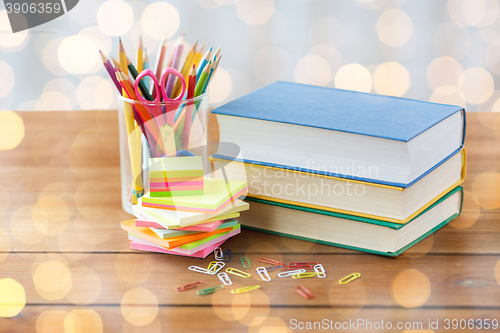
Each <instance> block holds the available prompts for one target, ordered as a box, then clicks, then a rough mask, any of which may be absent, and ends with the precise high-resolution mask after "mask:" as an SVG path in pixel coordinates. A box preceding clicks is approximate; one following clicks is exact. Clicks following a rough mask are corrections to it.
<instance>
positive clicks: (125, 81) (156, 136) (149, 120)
mask: <svg viewBox="0 0 500 333" xmlns="http://www.w3.org/2000/svg"><path fill="white" fill-rule="evenodd" d="M116 77H117V79H118V82H120V84H121V85H122V87H123V89H124V90H125V93H126V94H127V95H128V98H130V99H133V100H136V101H137V100H138V99H137V95H136V94H135V92H134V88H133V87H132V85H131V83H130V80H129V78H128V76H126V75H125V73H123V72H122V71H120V70H119V69H118V70H117V71H116ZM135 106H136V110H137V112H138V113H139V116H140V117H141V120H142V122H143V123H144V125H145V126H146V127H147V129H148V130H149V132H150V133H151V135H152V136H153V138H152V139H153V140H154V142H156V144H157V145H158V146H159V148H160V149H161V150H162V151H163V142H162V140H160V133H159V129H158V125H157V124H156V121H155V120H154V118H153V117H152V116H151V114H150V113H149V111H148V110H146V108H145V107H144V105H142V104H139V103H137V104H135ZM150 146H151V144H150Z"/></svg>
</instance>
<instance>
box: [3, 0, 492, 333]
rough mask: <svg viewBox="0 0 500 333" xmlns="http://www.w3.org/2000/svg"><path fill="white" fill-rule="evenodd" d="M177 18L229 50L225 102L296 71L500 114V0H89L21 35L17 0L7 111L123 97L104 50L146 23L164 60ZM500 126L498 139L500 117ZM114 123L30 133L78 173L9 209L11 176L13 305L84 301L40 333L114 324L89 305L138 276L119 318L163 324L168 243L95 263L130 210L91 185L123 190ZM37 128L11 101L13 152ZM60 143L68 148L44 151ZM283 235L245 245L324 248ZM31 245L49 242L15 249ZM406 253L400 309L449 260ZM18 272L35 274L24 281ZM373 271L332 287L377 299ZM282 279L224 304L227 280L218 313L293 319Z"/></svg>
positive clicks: (238, 318) (222, 76)
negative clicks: (283, 307)
mask: <svg viewBox="0 0 500 333" xmlns="http://www.w3.org/2000/svg"><path fill="white" fill-rule="evenodd" d="M180 32H185V33H186V42H188V43H189V44H190V45H192V43H194V42H195V41H196V40H199V41H200V42H205V43H206V44H207V46H210V45H213V46H214V47H219V46H220V47H221V48H222V53H223V59H222V62H221V67H220V68H219V70H218V71H217V75H216V77H215V79H214V81H213V82H212V85H211V88H210V102H211V103H212V105H213V106H217V105H220V104H223V103H226V102H228V101H230V100H232V99H235V98H237V97H239V96H241V95H244V94H246V93H249V92H251V91H253V90H255V89H257V88H260V87H262V86H263V85H265V84H269V83H271V82H273V81H276V80H288V81H297V82H302V83H310V84H316V85H322V86H329V87H338V88H344V89H353V90H359V91H364V92H372V93H378V94H385V95H393V96H404V97H408V98H414V99H420V100H426V101H434V102H442V103H450V104H457V105H461V106H464V107H466V109H467V110H468V111H493V112H500V91H499V90H500V89H498V88H497V90H495V87H498V86H499V83H500V7H499V0H448V1H445V0H443V1H436V0H420V1H404V0H356V1H354V0H353V1H331V0H287V1H285V0H282V1H273V0H175V1H173V0H172V1H166V2H149V1H148V2H140V1H123V0H108V1H104V0H80V3H79V4H78V5H77V6H76V7H75V8H74V9H73V10H71V11H70V12H69V13H68V14H67V15H64V16H62V17H61V18H58V19H56V20H54V21H51V22H49V23H47V24H45V25H43V26H39V27H36V28H33V29H30V30H28V31H25V32H20V33H17V34H12V33H11V29H10V25H9V22H8V19H7V14H6V11H5V8H4V7H3V5H0V110H13V111H24V110H35V111H44V110H82V109H83V110H95V109H110V110H111V109H116V108H117V101H116V96H115V95H116V92H115V90H114V87H113V85H112V82H111V80H110V79H109V77H108V74H107V72H106V71H105V70H104V69H103V66H102V62H101V59H100V57H99V53H98V50H102V51H103V52H104V53H105V54H107V55H113V56H114V57H115V58H116V55H117V40H118V36H121V37H122V40H123V42H124V45H125V47H126V49H127V51H128V53H129V56H130V57H131V58H134V57H135V55H134V53H135V47H136V46H137V42H138V39H139V34H142V36H143V39H144V42H145V46H146V48H147V49H148V53H149V56H150V61H151V63H154V61H155V59H156V52H157V47H158V44H159V42H160V40H161V39H162V37H163V35H164V34H165V33H168V36H169V51H170V50H171V48H172V45H173V42H174V40H175V38H176V37H177V35H178V34H179V33H180ZM104 113H106V114H109V112H102V113H98V114H97V118H98V119H100V118H99V117H102V118H103V119H104V118H105V117H106V116H103V114H104ZM72 114H74V113H72ZM68 119H69V120H70V121H71V119H72V118H71V116H68ZM496 119H500V118H499V117H497V118H496ZM480 120H481V122H483V124H484V125H485V127H487V128H488V129H495V130H498V129H500V121H498V120H497V121H496V122H495V123H486V121H483V120H482V119H480ZM496 133H497V139H498V140H500V134H498V133H500V131H497V132H496ZM66 134H67V133H66ZM106 135H108V136H106ZM109 135H110V134H109V133H107V132H105V131H104V130H103V128H100V127H99V126H98V127H94V128H87V129H84V130H82V131H81V132H79V133H77V134H75V136H74V137H71V138H68V139H67V140H66V141H65V142H61V140H60V136H59V133H53V132H51V131H49V129H47V131H45V132H42V133H40V134H39V135H38V136H37V138H36V139H35V140H33V139H32V140H33V141H34V143H33V146H32V147H31V150H29V149H30V148H28V154H30V153H32V155H33V159H34V161H35V162H36V165H37V166H38V167H40V169H41V170H48V169H49V168H50V167H52V166H57V165H59V164H57V163H59V162H60V161H61V160H64V163H66V162H67V165H68V166H69V169H70V171H68V172H73V174H74V175H72V176H75V177H79V178H78V179H79V180H78V182H76V181H74V179H73V178H71V177H70V176H68V175H67V174H65V177H63V176H61V177H60V179H58V180H57V181H54V179H53V178H50V177H47V179H42V180H39V179H37V183H40V184H42V183H43V184H45V183H46V185H43V189H42V190H41V191H40V193H39V195H37V196H36V198H34V199H33V198H32V199H33V200H32V201H33V202H32V204H30V205H25V206H20V207H16V208H15V210H14V209H13V208H9V205H10V204H11V205H12V207H14V201H13V199H12V198H13V194H12V193H10V189H7V188H6V187H5V186H3V185H0V217H1V218H2V219H1V220H0V262H2V264H3V266H2V268H3V267H9V266H7V265H12V263H13V262H15V261H17V260H19V261H20V262H22V265H24V266H23V267H28V270H27V271H26V272H24V273H23V274H17V277H18V279H17V280H18V281H16V280H14V279H11V278H9V276H5V274H4V275H2V276H0V317H13V316H16V315H18V314H19V313H20V312H21V311H22V310H23V308H24V306H25V305H26V304H27V303H30V299H29V298H30V297H31V298H33V297H38V296H37V295H39V296H40V297H42V300H43V302H42V303H45V302H49V303H50V302H55V303H57V302H63V303H64V302H67V303H69V304H73V305H75V306H78V308H75V309H73V308H70V309H68V308H65V309H59V308H56V307H53V308H51V309H47V310H44V311H43V312H41V313H40V314H39V315H37V317H36V323H35V326H36V330H37V332H39V333H41V332H59V331H61V332H83V331H87V332H102V331H103V325H106V320H105V318H104V317H103V318H101V315H103V313H104V314H105V311H103V310H102V309H103V308H104V307H101V306H96V307H94V308H91V306H92V305H94V304H99V303H102V301H103V300H104V299H105V297H108V296H109V295H108V294H106V293H107V292H108V289H110V285H111V286H114V287H115V289H113V290H116V289H119V290H122V291H123V290H125V291H124V292H123V293H122V294H120V295H113V296H114V297H115V298H116V297H118V298H119V300H120V301H119V309H120V314H121V316H122V317H123V318H122V322H123V323H121V322H119V325H122V324H123V331H124V332H134V331H148V332H160V331H161V328H162V327H161V324H160V317H161V315H160V314H159V313H160V311H161V310H162V307H160V305H159V304H160V303H162V302H165V299H163V300H162V299H159V298H158V297H157V296H156V295H155V293H154V292H153V291H154V289H153V287H150V286H149V285H148V282H150V281H151V280H152V279H153V278H154V277H155V276H163V275H162V274H163V273H164V271H163V270H166V269H168V267H166V266H165V265H163V264H164V262H162V261H161V259H163V257H162V256H144V255H136V256H125V255H117V256H116V259H113V258H115V257H110V258H112V259H107V260H114V261H110V262H106V263H104V264H103V263H100V261H99V260H94V261H92V260H89V261H83V259H87V258H89V257H90V256H91V255H92V254H93V251H100V250H101V248H102V247H104V245H106V244H107V243H108V242H109V240H110V239H111V240H116V239H118V237H119V239H123V238H124V237H125V236H124V235H123V233H122V232H121V230H119V227H118V223H117V221H119V218H118V216H119V212H117V211H114V210H107V209H106V208H105V207H107V204H108V203H107V202H104V203H99V204H96V203H95V202H88V198H89V196H90V195H89V194H90V193H94V192H104V191H105V189H106V188H112V187H113V186H114V187H115V188H116V192H117V193H118V192H119V190H118V186H119V182H118V181H116V182H114V183H113V182H111V181H110V182H107V183H105V184H101V183H96V182H95V181H94V180H92V175H93V172H94V171H93V170H95V169H92V167H100V166H101V165H100V164H99V159H98V158H96V156H100V154H101V155H104V154H108V155H109V154H110V152H109V151H107V150H106V149H108V148H107V147H105V146H104V145H101V146H99V145H98V144H97V141H98V140H102V141H109V140H110V137H109ZM24 136H25V131H24V125H23V120H22V119H21V117H20V116H19V115H18V114H16V113H14V112H10V111H0V138H1V140H0V151H7V152H8V151H11V150H14V149H16V147H18V145H19V144H20V143H21V142H22V140H23V138H24ZM92 139H93V140H94V141H92ZM54 142H55V143H58V146H57V149H54V150H46V149H44V148H45V147H46V146H49V145H51V144H52V143H54ZM89 146H91V147H92V148H94V147H98V146H99V151H92V154H95V155H89V154H90V153H89V151H90V149H88V148H89ZM24 149H26V148H24ZM55 156H57V157H61V156H62V157H61V159H56V158H55ZM61 163H62V162H61ZM61 165H64V166H65V165H66V164H61ZM86 167H89V168H86ZM44 168H45V169H44ZM48 172H49V171H47V174H48ZM72 182H73V183H72ZM499 184H500V173H499V172H498V171H495V170H490V171H485V172H481V173H480V174H479V175H477V176H476V177H475V178H474V180H473V182H472V186H469V188H466V191H465V193H466V194H465V202H464V212H463V216H466V217H467V218H462V219H457V220H455V221H453V222H451V223H450V226H451V227H452V228H454V229H468V228H471V227H473V225H474V223H475V222H476V221H477V220H478V219H479V215H480V210H481V209H482V210H495V209H498V208H499V207H500V195H497V196H492V195H487V194H491V193H495V192H494V189H493V188H498V186H499ZM490 187H491V188H490ZM110 200H113V199H110ZM116 200H119V197H118V196H117V197H116ZM89 207H90V208H89ZM106 223H108V224H109V223H114V224H116V229H110V228H100V227H101V226H103V225H105V224H106ZM26 229H29V230H30V233H29V235H27V234H26V232H25V231H26ZM113 232H117V233H119V235H120V236H115V234H112V233H113ZM113 237H114V238H113ZM280 240H281V243H282V244H280V245H279V246H280V247H278V246H276V245H274V244H271V243H267V242H259V243H256V244H253V245H251V246H249V248H248V250H247V252H248V253H247V255H248V256H253V257H252V258H256V256H257V254H256V253H259V251H262V253H274V255H273V258H274V259H276V260H279V261H281V260H284V259H282V258H283V255H284V253H283V255H282V254H281V251H280V248H284V249H286V250H287V251H288V252H289V253H292V254H294V255H295V254H297V255H298V254H301V253H304V252H306V251H308V250H310V248H311V247H313V246H314V244H313V243H309V242H300V241H297V240H294V239H290V238H284V237H283V238H281V239H280ZM124 243H125V244H126V242H124ZM127 245H128V244H127ZM433 245H434V236H430V237H428V238H426V239H425V240H424V241H422V242H421V243H419V244H418V245H416V246H415V247H413V248H412V249H410V250H408V251H407V252H405V253H404V254H403V255H402V258H401V260H402V261H404V260H407V262H410V261H411V260H413V262H414V263H418V260H417V259H419V258H422V257H424V256H425V255H426V254H427V253H428V252H429V251H430V250H431V249H432V247H433ZM19 248H21V249H30V250H33V251H37V252H35V253H37V254H35V255H32V254H30V253H29V251H23V250H22V251H19V252H17V253H14V252H15V250H16V249H19ZM12 249H14V251H12ZM81 249H84V250H85V251H82V250H81ZM42 250H43V251H42ZM45 251H47V253H43V252H45ZM491 258H493V257H491ZM170 260H173V261H174V260H176V259H175V258H174V259H170ZM252 260H253V259H252ZM488 265H489V267H490V268H489V269H490V271H489V272H490V274H494V276H495V279H496V281H497V282H498V284H500V260H498V259H497V258H494V261H493V259H491V260H490V261H489V263H488ZM139 266H142V270H141V274H130V271H131V267H139ZM339 266H340V268H343V269H344V270H345V271H346V273H347V272H348V271H349V270H350V264H349V262H341V263H340V265H339ZM339 266H337V267H335V269H338V268H339ZM402 266H404V268H403V269H401V267H398V268H397V269H396V268H395V269H394V270H393V271H392V273H394V274H392V273H391V274H392V275H393V276H392V278H391V279H390V280H389V281H387V283H386V286H387V287H386V291H390V294H391V297H392V300H393V302H394V303H395V304H397V305H399V306H401V307H403V308H417V307H420V306H422V305H424V304H425V303H426V302H427V300H428V299H429V297H430V296H431V295H432V288H431V284H432V283H431V281H430V279H429V278H428V277H427V275H426V272H427V274H429V273H428V272H429V271H430V272H432V271H433V270H437V268H431V269H429V270H427V271H426V267H425V266H424V265H417V264H415V265H413V264H408V265H402ZM406 266H408V267H406ZM413 266H415V267H417V268H415V267H413ZM6 269H8V268H6ZM440 269H442V268H440ZM327 270H328V269H327ZM395 270H397V272H396V271H395ZM14 273H15V272H14ZM395 273H397V274H395ZM9 275H10V272H9ZM21 275H23V276H26V278H23V279H20V278H19V277H20V276H21ZM429 275H432V274H429ZM332 281H333V280H332ZM367 285H368V284H366V285H365V283H364V282H363V280H361V279H360V280H357V281H355V282H353V283H352V284H349V285H348V286H347V287H346V288H343V289H340V288H338V284H336V283H332V284H331V286H330V288H329V289H328V292H327V295H328V298H329V301H330V303H331V305H332V308H333V309H334V310H335V312H336V313H339V314H341V315H352V314H356V313H358V312H359V311H360V310H361V309H363V308H364V306H365V304H367V302H368V300H369V298H370V297H372V295H370V294H369V291H368V287H367ZM116 286H118V287H116ZM146 287H147V288H149V289H147V288H146ZM25 288H26V290H27V291H28V292H31V293H26V292H25ZM158 289H159V288H158ZM281 291H282V290H280V289H279V288H278V289H277V290H274V289H273V290H272V291H270V292H269V293H268V294H266V293H264V292H262V291H260V290H259V291H255V292H253V293H251V294H245V295H243V296H237V297H235V298H234V300H233V303H232V305H231V306H230V307H228V306H224V305H225V304H226V303H227V299H226V298H224V297H223V296H224V294H222V293H216V294H214V296H213V297H212V298H211V303H212V305H213V307H214V308H213V309H214V310H213V311H214V315H216V316H217V318H220V319H222V320H225V321H234V322H239V323H241V324H243V325H247V326H249V332H250V331H256V329H255V330H254V328H259V327H260V326H259V325H261V326H262V327H264V325H269V326H270V327H271V326H273V327H278V326H280V327H282V326H283V327H285V323H284V322H283V320H282V319H281V318H279V317H274V316H271V314H270V304H271V303H272V301H273V299H274V296H275V294H276V293H278V292H281ZM35 292H36V294H35ZM339 295H340V296H339ZM339 297H341V298H342V299H348V300H349V302H350V303H349V304H350V307H339V306H338V298H339ZM31 302H33V300H31ZM6 304H7V305H6ZM256 304H257V305H258V306H256V307H251V305H256ZM219 305H220V306H219ZM245 311H246V312H245ZM25 312H26V310H25ZM165 312H166V311H165ZM165 312H164V313H163V314H164V315H165ZM259 318H260V319H259ZM257 319H258V320H257ZM252 320H254V321H255V320H257V322H253V321H252ZM259 320H260V321H259ZM109 322H111V320H109V319H108V323H109ZM112 322H115V319H113V321H112ZM164 323H165V321H164ZM163 325H165V324H163ZM137 328H139V329H137Z"/></svg>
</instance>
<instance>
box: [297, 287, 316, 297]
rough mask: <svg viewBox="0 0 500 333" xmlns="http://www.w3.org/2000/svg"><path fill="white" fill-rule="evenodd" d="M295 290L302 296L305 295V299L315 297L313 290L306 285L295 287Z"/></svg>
mask: <svg viewBox="0 0 500 333" xmlns="http://www.w3.org/2000/svg"><path fill="white" fill-rule="evenodd" d="M295 291H296V292H297V293H298V294H299V295H300V296H302V297H304V298H305V299H311V298H314V294H313V293H312V292H310V291H309V289H307V288H306V287H304V286H298V287H296V288H295Z"/></svg>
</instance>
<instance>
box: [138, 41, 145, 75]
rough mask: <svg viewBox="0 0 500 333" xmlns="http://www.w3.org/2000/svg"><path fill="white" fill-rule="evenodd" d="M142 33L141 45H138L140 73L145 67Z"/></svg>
mask: <svg viewBox="0 0 500 333" xmlns="http://www.w3.org/2000/svg"><path fill="white" fill-rule="evenodd" d="M143 52H144V50H143V44H142V35H139V45H137V71H138V72H139V73H140V72H142V70H143V69H144V58H143V56H144V54H143Z"/></svg>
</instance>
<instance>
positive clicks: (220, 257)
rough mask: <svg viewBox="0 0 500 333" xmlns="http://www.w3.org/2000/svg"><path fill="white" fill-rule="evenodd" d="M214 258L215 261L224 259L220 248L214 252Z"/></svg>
mask: <svg viewBox="0 0 500 333" xmlns="http://www.w3.org/2000/svg"><path fill="white" fill-rule="evenodd" d="M214 256H215V260H222V259H223V254H222V249H221V248H220V247H218V248H216V249H215V250H214Z"/></svg>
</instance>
